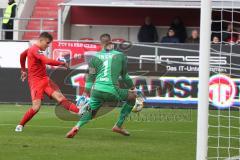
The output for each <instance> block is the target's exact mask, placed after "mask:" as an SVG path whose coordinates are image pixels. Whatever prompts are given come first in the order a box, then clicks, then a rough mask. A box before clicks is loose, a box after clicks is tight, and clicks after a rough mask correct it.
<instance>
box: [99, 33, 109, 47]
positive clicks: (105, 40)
mask: <svg viewBox="0 0 240 160" xmlns="http://www.w3.org/2000/svg"><path fill="white" fill-rule="evenodd" d="M100 42H101V44H102V45H107V44H109V43H110V42H111V36H110V34H108V33H104V34H102V35H101V36H100Z"/></svg>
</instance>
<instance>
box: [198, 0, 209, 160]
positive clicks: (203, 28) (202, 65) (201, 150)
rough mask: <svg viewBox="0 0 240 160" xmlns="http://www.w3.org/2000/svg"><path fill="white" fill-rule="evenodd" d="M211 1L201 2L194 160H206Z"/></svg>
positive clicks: (202, 0)
mask: <svg viewBox="0 0 240 160" xmlns="http://www.w3.org/2000/svg"><path fill="white" fill-rule="evenodd" d="M211 13H212V0H201V22H200V54H199V84H198V85H199V86H198V88H199V90H198V116H197V117H198V118H197V151H196V160H205V159H207V151H208V108H209V87H208V82H209V74H210V72H209V67H210V65H209V57H210V42H211V41H210V39H211Z"/></svg>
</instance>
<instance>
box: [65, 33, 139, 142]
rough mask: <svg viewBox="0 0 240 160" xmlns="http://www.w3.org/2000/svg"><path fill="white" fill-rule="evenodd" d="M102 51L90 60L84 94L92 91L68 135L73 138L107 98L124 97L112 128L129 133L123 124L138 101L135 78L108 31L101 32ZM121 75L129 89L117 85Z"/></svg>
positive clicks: (118, 98) (117, 98) (112, 99)
mask: <svg viewBox="0 0 240 160" xmlns="http://www.w3.org/2000/svg"><path fill="white" fill-rule="evenodd" d="M100 41H101V45H102V48H103V49H102V51H101V52H98V53H96V54H95V55H94V56H93V57H92V58H91V59H90V60H89V75H88V77H87V81H86V85H85V93H84V94H85V95H89V94H90V100H89V103H88V105H85V107H82V108H81V109H82V116H81V118H80V120H79V122H78V123H77V124H76V126H74V127H73V128H72V129H71V130H70V131H69V132H68V133H67V135H66V137H67V138H73V137H74V136H75V135H76V134H77V132H78V131H79V129H80V128H81V127H82V126H83V125H85V124H86V123H88V122H89V121H90V120H91V119H93V118H94V117H95V116H96V114H97V111H98V110H99V108H100V107H101V106H102V105H103V104H104V103H106V102H110V103H111V102H112V104H114V105H115V106H117V104H118V102H122V101H125V102H124V103H123V105H122V109H121V112H120V116H119V118H118V120H117V122H116V124H115V125H114V127H113V128H112V131H113V132H116V133H120V134H122V135H125V136H129V135H130V134H129V132H128V131H127V130H125V129H123V128H122V125H123V123H124V120H125V118H126V117H127V116H128V115H129V113H130V112H131V111H132V108H133V106H134V105H135V101H136V96H137V94H136V91H135V90H134V88H135V87H134V84H133V81H132V79H131V78H130V77H129V75H128V73H127V59H126V56H125V55H124V54H123V53H122V52H119V51H116V50H114V49H113V44H112V43H111V37H110V35H109V34H103V35H101V36H100ZM119 78H121V79H122V81H123V83H124V84H125V86H126V87H127V88H128V89H121V88H119V85H118V80H119Z"/></svg>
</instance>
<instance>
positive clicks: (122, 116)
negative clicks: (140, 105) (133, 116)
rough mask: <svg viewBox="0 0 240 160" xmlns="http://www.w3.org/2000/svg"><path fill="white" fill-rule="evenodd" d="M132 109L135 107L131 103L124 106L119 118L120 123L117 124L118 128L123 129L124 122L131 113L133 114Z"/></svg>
mask: <svg viewBox="0 0 240 160" xmlns="http://www.w3.org/2000/svg"><path fill="white" fill-rule="evenodd" d="M132 107H133V105H130V104H129V103H125V104H123V106H122V109H121V112H120V116H119V117H118V121H117V123H116V125H117V126H118V127H122V125H123V122H124V121H125V119H126V118H127V116H128V115H129V113H131V111H132Z"/></svg>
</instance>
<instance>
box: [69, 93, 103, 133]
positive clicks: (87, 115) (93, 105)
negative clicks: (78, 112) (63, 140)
mask: <svg viewBox="0 0 240 160" xmlns="http://www.w3.org/2000/svg"><path fill="white" fill-rule="evenodd" d="M101 104H102V101H101V100H100V99H98V98H95V97H90V102H89V106H88V108H87V109H86V110H85V111H84V113H82V116H81V118H80V120H79V121H78V122H77V124H76V125H75V126H74V127H73V128H72V129H71V130H70V131H69V132H68V133H67V135H66V137H67V138H73V137H74V136H75V135H76V134H77V133H78V131H79V129H80V128H81V127H82V126H84V125H85V124H87V123H88V122H89V121H90V120H91V119H93V118H94V116H95V115H96V113H97V111H98V109H99V108H100V107H101Z"/></svg>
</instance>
